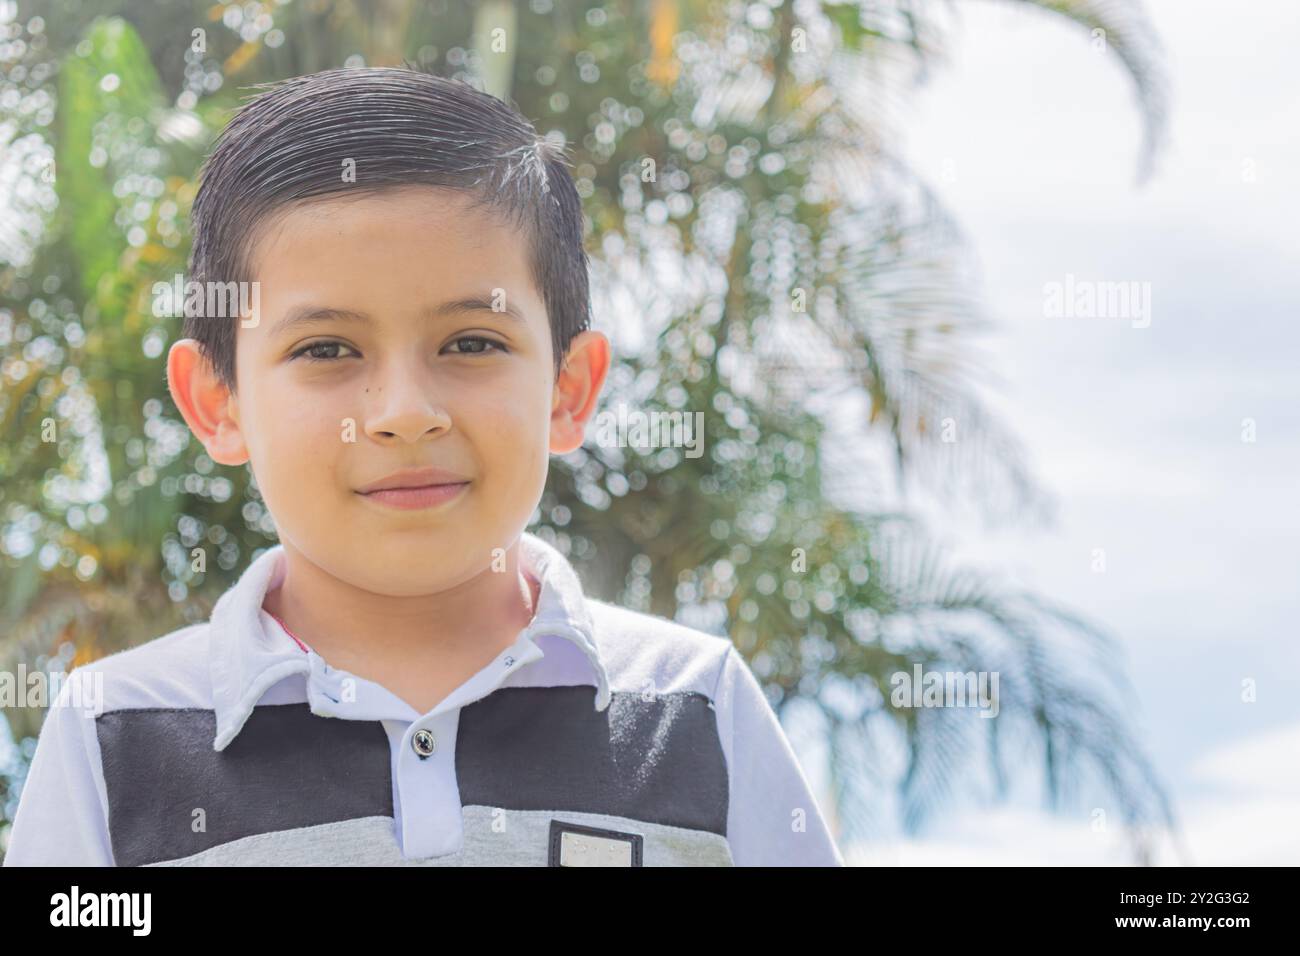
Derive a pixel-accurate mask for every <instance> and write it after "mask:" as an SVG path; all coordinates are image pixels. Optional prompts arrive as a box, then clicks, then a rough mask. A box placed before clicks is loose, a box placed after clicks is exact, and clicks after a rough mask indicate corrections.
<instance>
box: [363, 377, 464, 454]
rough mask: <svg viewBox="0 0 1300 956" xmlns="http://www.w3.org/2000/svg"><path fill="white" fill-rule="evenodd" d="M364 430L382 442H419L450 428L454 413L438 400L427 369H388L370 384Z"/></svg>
mask: <svg viewBox="0 0 1300 956" xmlns="http://www.w3.org/2000/svg"><path fill="white" fill-rule="evenodd" d="M366 397H367V399H368V400H369V401H368V404H367V411H366V424H365V432H366V434H367V435H368V436H369V437H370V438H372V439H373V440H375V441H377V442H380V443H381V444H400V443H402V442H407V443H410V442H418V441H421V440H423V439H426V438H434V437H437V436H438V435H441V434H444V433H445V432H448V431H450V430H451V416H450V414H448V412H447V409H446V407H445V406H444V405H443V404H442V403H441V402H440V401H438V399H437V395H436V389H435V385H434V382H433V380H432V377H431V376H430V375H429V374H428V370H427V369H416V368H412V367H407V368H403V369H401V370H397V369H393V368H390V369H388V370H386V371H385V373H384V375H383V381H382V382H380V383H376V384H372V385H370V386H368V387H367V394H366Z"/></svg>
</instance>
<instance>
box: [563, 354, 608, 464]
mask: <svg viewBox="0 0 1300 956" xmlns="http://www.w3.org/2000/svg"><path fill="white" fill-rule="evenodd" d="M608 372H609V339H607V338H605V336H604V335H602V334H601V333H600V332H595V331H592V330H588V331H586V332H580V333H579V334H577V335H575V336H574V337H573V341H571V342H570V343H569V351H568V352H567V353H566V355H565V357H564V366H563V368H561V369H560V374H559V377H558V378H556V380H555V391H554V397H553V398H552V400H551V452H552V454H556V455H565V454H568V453H569V452H571V451H573V450H574V449H576V448H579V447H581V446H582V440H583V437H584V433H585V431H586V426H587V421H588V420H589V419H590V418H591V416H592V414H593V413H594V412H595V411H596V399H598V398H599V397H600V390H601V387H602V386H603V385H604V384H605V376H606V374H607V373H608Z"/></svg>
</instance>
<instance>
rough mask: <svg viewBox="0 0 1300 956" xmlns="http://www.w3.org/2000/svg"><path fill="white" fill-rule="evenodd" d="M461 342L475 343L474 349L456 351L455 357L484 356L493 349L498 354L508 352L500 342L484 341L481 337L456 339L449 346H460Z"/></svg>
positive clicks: (467, 336) (470, 336) (469, 336)
mask: <svg viewBox="0 0 1300 956" xmlns="http://www.w3.org/2000/svg"><path fill="white" fill-rule="evenodd" d="M462 342H471V343H476V347H474V348H468V349H456V350H455V353H456V354H457V355H484V354H486V353H488V352H491V351H493V350H494V349H495V350H496V351H499V352H508V351H509V349H507V348H506V347H505V346H504V345H502V344H501V343H500V342H494V341H493V340H492V339H485V338H483V337H482V336H478V335H466V336H464V337H463V338H459V339H457V340H456V341H455V342H452V343H451V344H452V345H460V344H461V343H462ZM477 346H482V347H477Z"/></svg>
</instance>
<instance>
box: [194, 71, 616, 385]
mask: <svg viewBox="0 0 1300 956" xmlns="http://www.w3.org/2000/svg"><path fill="white" fill-rule="evenodd" d="M258 86H259V87H269V88H270V89H269V91H268V92H264V93H261V94H259V95H257V96H256V97H255V98H254V99H252V100H250V101H249V102H248V103H246V104H244V105H243V106H242V107H241V108H240V110H239V112H238V113H237V114H236V115H235V117H234V118H233V119H232V120H231V121H230V124H229V125H228V126H227V127H226V129H225V130H224V132H222V134H221V137H220V138H219V140H218V141H217V143H216V146H215V147H214V148H213V150H212V152H211V154H210V155H209V156H208V158H207V160H206V161H205V162H204V164H203V169H202V171H201V173H200V177H201V183H200V186H199V189H198V193H197V195H196V196H195V198H194V205H193V208H192V209H191V211H190V229H191V234H192V236H193V248H192V249H191V252H190V261H189V268H190V275H189V277H188V278H189V279H190V280H191V281H198V282H202V283H207V282H220V283H228V282H232V281H234V282H249V281H252V280H253V275H252V268H253V263H252V262H251V261H250V259H251V251H252V247H253V245H254V244H255V242H256V234H257V229H258V227H259V226H260V225H262V224H265V223H266V222H267V220H268V219H269V218H270V217H271V216H272V214H273V213H275V212H277V211H280V210H283V209H284V208H285V207H287V206H289V205H290V204H294V203H297V202H298V201H300V200H304V199H308V198H311V197H325V196H333V195H340V194H345V195H348V196H356V197H360V196H363V195H366V194H371V193H374V192H376V191H380V190H384V189H388V188H393V187H398V186H406V185H412V184H424V185H429V186H442V187H448V188H452V189H457V190H461V191H463V192H464V193H466V194H467V195H468V197H469V198H471V199H472V200H473V207H474V208H480V207H483V206H488V207H490V208H491V210H492V211H494V212H497V213H499V214H501V215H502V217H503V219H508V220H509V221H511V222H513V223H514V224H515V225H516V227H519V226H522V227H523V228H524V229H525V230H526V236H527V239H528V242H529V260H530V266H531V271H532V278H533V282H534V284H535V285H536V287H537V288H538V290H539V291H540V292H541V294H542V299H543V302H544V303H545V305H546V311H547V314H548V317H549V320H550V326H551V344H552V351H553V353H554V358H555V370H556V374H557V375H558V373H559V370H560V369H561V367H562V365H563V358H564V355H565V353H566V352H567V351H568V347H569V343H570V342H571V341H572V339H573V337H574V336H575V335H577V334H578V333H579V332H581V331H582V330H583V329H586V328H589V327H590V325H591V300H590V293H589V289H588V279H587V253H586V250H585V249H584V247H583V224H582V204H581V201H580V200H579V198H578V192H577V190H576V189H575V188H574V185H573V180H572V179H571V178H570V176H569V172H568V169H567V168H566V166H565V157H564V154H563V147H561V146H559V145H556V144H555V143H552V142H550V141H548V140H547V139H545V138H544V137H541V136H539V135H538V133H537V130H536V129H535V128H534V127H533V125H532V124H531V123H529V122H528V120H526V119H525V118H524V117H523V116H521V115H520V113H519V112H518V110H516V109H515V108H514V107H513V106H511V105H509V104H507V103H505V102H503V101H501V100H500V99H497V98H496V97H495V96H491V95H489V94H487V93H484V92H482V91H480V90H477V89H475V88H474V87H472V86H470V85H469V84H467V83H463V82H460V81H457V80H449V79H445V78H443V77H439V76H433V75H431V74H428V73H422V72H419V71H418V70H415V69H410V68H402V67H363V68H355V69H336V70H325V71H323V72H320V73H313V74H310V75H308V76H300V77H295V78H293V79H290V80H286V81H283V82H281V83H274V84H259V85H258ZM345 159H351V160H354V161H355V169H356V180H357V181H356V182H345V181H344V179H343V175H342V172H343V168H344V167H343V161H344V160H345ZM238 324H239V320H238V319H237V318H232V319H230V320H228V321H221V320H216V319H212V318H202V317H199V316H195V315H188V314H187V315H186V318H185V324H184V335H185V336H186V337H187V338H193V339H197V340H198V342H199V344H200V349H201V351H202V353H203V354H204V355H205V356H206V357H207V359H208V360H209V361H210V362H211V363H212V365H213V368H214V369H215V370H216V373H217V374H218V376H220V378H221V380H222V381H223V382H224V383H225V384H226V385H227V386H228V387H229V388H230V389H231V390H232V391H233V390H234V389H235V334H236V329H237V327H238Z"/></svg>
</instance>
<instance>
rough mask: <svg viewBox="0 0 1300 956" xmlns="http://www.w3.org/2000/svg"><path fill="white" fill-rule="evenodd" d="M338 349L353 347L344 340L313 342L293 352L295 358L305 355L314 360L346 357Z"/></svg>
mask: <svg viewBox="0 0 1300 956" xmlns="http://www.w3.org/2000/svg"><path fill="white" fill-rule="evenodd" d="M338 349H348V351H352V349H351V348H350V347H349V346H347V345H344V344H343V343H342V342H312V343H311V344H310V345H304V346H303V347H302V348H300V349H299V350H298V351H296V352H294V353H293V358H298V357H299V356H303V357H305V358H308V359H311V360H312V361H313V362H331V361H334V360H336V359H339V358H346V356H341V355H339V354H337V350H338Z"/></svg>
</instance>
